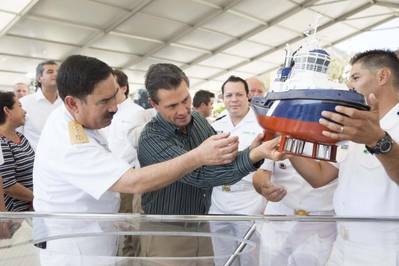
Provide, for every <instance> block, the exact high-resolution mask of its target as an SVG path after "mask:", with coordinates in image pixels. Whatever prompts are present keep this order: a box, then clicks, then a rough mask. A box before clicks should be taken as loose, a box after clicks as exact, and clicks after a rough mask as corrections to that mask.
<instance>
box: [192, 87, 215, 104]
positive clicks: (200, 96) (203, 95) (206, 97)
mask: <svg viewBox="0 0 399 266" xmlns="http://www.w3.org/2000/svg"><path fill="white" fill-rule="evenodd" d="M211 98H215V94H214V93H212V92H210V91H206V90H199V91H197V92H196V93H195V95H194V98H193V106H194V107H195V108H198V107H200V106H201V104H202V103H203V104H205V105H208V104H209V102H210V101H211Z"/></svg>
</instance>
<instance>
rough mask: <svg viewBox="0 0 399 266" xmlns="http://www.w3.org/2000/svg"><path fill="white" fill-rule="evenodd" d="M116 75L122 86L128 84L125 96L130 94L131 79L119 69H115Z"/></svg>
mask: <svg viewBox="0 0 399 266" xmlns="http://www.w3.org/2000/svg"><path fill="white" fill-rule="evenodd" d="M114 75H115V77H116V82H118V84H119V86H120V87H125V86H126V88H127V89H126V91H125V96H126V97H128V96H129V79H128V77H127V75H126V74H125V73H124V72H123V71H122V70H119V69H114Z"/></svg>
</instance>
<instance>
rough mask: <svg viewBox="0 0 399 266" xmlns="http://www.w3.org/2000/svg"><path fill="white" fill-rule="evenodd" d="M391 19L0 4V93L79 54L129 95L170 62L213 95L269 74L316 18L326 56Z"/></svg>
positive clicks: (175, 7)
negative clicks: (115, 71)
mask: <svg viewBox="0 0 399 266" xmlns="http://www.w3.org/2000/svg"><path fill="white" fill-rule="evenodd" d="M398 11H399V0H390V1H382V0H381V1H378V0H338V1H337V0H336V1H334V0H2V1H1V4H0V88H1V89H7V88H10V87H12V85H13V84H15V83H16V82H20V81H22V82H30V81H31V79H32V77H33V76H34V70H35V67H36V65H37V64H38V63H39V62H40V61H42V60H46V59H55V60H57V61H60V62H61V61H62V60H63V59H65V58H66V57H67V56H69V55H71V54H84V55H89V56H94V57H97V58H99V59H101V60H103V61H105V62H107V63H108V64H109V65H111V66H112V67H116V68H121V69H122V70H124V71H125V72H126V73H127V74H128V76H129V80H130V83H131V86H132V87H133V88H140V87H143V82H144V74H145V71H146V70H147V68H148V66H149V65H151V64H153V63H158V62H172V63H175V64H177V65H179V66H181V67H182V68H183V69H184V71H185V72H186V73H187V75H188V76H189V78H190V81H191V88H192V89H194V90H195V89H199V88H203V89H210V90H219V87H220V85H221V83H222V82H223V81H224V80H225V79H226V78H227V77H228V76H229V75H231V74H235V75H239V76H241V77H243V78H246V77H250V76H257V75H262V74H264V73H267V72H270V71H271V70H274V69H275V68H276V67H278V65H279V64H280V63H281V62H282V60H283V58H284V50H283V49H284V48H285V46H286V44H287V43H290V44H292V45H293V46H294V47H295V44H297V43H298V42H299V41H300V40H301V39H303V37H304V34H303V32H304V31H306V30H307V29H308V27H309V25H310V24H313V23H314V21H315V20H316V18H317V17H319V24H320V26H319V28H318V31H319V37H320V39H321V40H322V45H323V46H325V47H330V46H334V45H336V44H338V43H340V42H342V41H345V40H347V39H348V38H351V37H353V36H355V35H357V34H359V33H361V32H364V31H367V30H369V29H371V28H373V27H376V26H378V25H380V24H382V23H385V22H387V21H390V20H392V19H395V18H397V17H398ZM387 41H392V40H387Z"/></svg>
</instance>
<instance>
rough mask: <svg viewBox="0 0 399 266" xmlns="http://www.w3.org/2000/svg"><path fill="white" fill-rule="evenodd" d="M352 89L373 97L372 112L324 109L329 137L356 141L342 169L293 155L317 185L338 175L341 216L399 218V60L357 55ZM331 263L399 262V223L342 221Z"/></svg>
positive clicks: (379, 53)
mask: <svg viewBox="0 0 399 266" xmlns="http://www.w3.org/2000/svg"><path fill="white" fill-rule="evenodd" d="M351 64H352V69H351V74H350V80H349V82H348V85H349V87H351V88H354V89H356V90H357V91H358V92H360V93H362V94H363V95H364V96H365V97H367V100H368V104H369V105H370V107H371V110H370V111H360V110H356V109H353V108H349V107H344V106H338V107H337V108H336V111H337V112H336V113H333V112H327V111H324V112H322V116H323V117H325V118H326V119H321V120H320V123H321V124H322V125H324V126H326V127H327V129H328V130H326V131H323V134H324V135H325V136H327V137H331V138H334V139H336V140H350V141H351V142H349V148H348V152H347V156H346V158H344V159H343V160H342V161H341V162H340V163H339V164H338V168H337V167H335V166H333V165H332V164H330V163H327V162H318V161H314V160H306V159H302V158H299V157H295V158H292V159H291V162H292V163H293V165H294V167H295V168H296V169H297V170H298V172H299V173H300V174H301V175H302V176H303V177H304V178H306V179H307V180H308V182H309V183H310V184H312V186H314V187H319V186H323V185H325V184H327V183H329V182H331V180H333V179H335V178H337V177H338V187H337V189H336V192H335V194H334V209H335V212H336V214H337V215H338V216H356V217H359V216H363V217H375V216H379V217H384V216H385V217H386V216H395V217H398V216H399V186H398V184H399V145H398V141H399V96H398V95H399V59H398V58H397V57H396V55H395V53H394V52H391V51H386V50H371V51H366V52H363V53H359V54H357V55H355V56H354V57H353V58H352V59H351ZM337 229H338V237H337V241H336V242H335V244H334V248H333V251H332V255H331V257H330V260H329V263H328V265H398V263H399V259H398V258H399V253H398V252H399V246H398V244H399V225H397V224H394V223H393V224H373V223H350V222H345V223H343V222H340V223H338V228H337Z"/></svg>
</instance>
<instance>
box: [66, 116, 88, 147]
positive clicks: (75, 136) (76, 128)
mask: <svg viewBox="0 0 399 266" xmlns="http://www.w3.org/2000/svg"><path fill="white" fill-rule="evenodd" d="M68 131H69V139H70V141H71V144H82V143H88V142H89V138H88V137H87V135H86V132H85V130H84V129H83V127H82V125H81V124H79V123H78V122H76V121H69V123H68Z"/></svg>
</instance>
